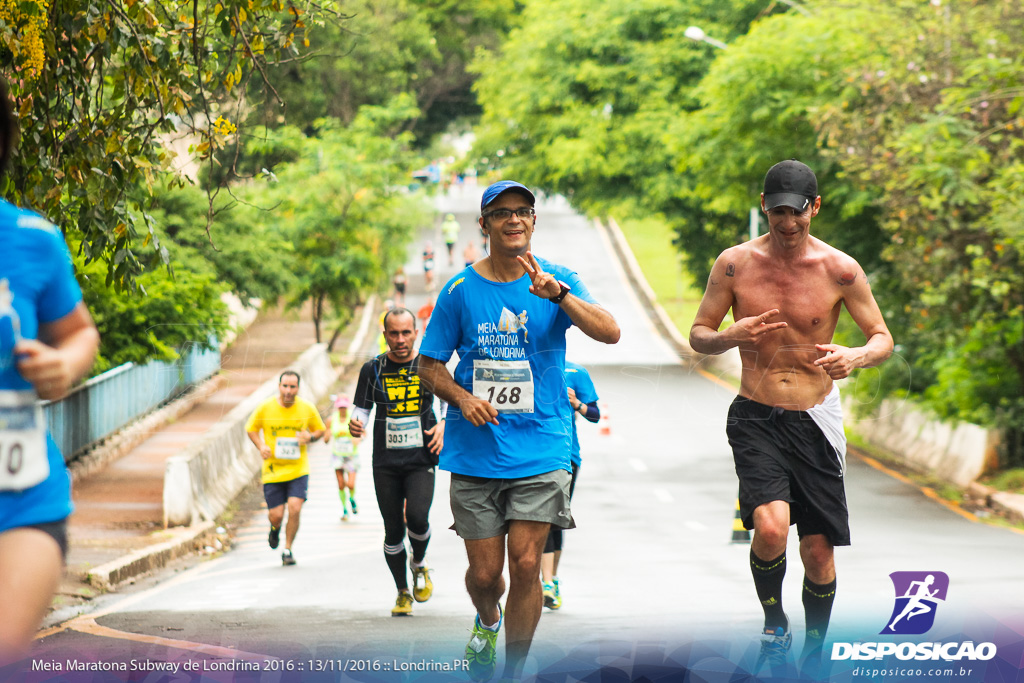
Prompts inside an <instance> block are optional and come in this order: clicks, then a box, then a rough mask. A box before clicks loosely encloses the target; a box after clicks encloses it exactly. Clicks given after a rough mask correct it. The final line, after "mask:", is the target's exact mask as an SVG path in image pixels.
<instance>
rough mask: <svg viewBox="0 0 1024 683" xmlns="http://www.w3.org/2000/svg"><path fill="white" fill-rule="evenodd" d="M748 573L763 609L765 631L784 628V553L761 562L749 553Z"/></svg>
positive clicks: (785, 625) (751, 552) (752, 553)
mask: <svg viewBox="0 0 1024 683" xmlns="http://www.w3.org/2000/svg"><path fill="white" fill-rule="evenodd" d="M750 573H751V574H753V576H754V589H755V590H756V591H757V599H758V600H760V601H761V607H762V608H763V609H764V627H765V629H774V628H776V627H779V626H781V627H783V628H786V627H787V626H788V624H787V621H786V613H785V612H784V611H783V610H782V580H783V579H784V578H786V553H782V554H781V555H779V556H778V557H776V558H775V559H774V560H762V559H761V558H760V557H758V556H757V555H755V554H754V551H753V550H751V551H750Z"/></svg>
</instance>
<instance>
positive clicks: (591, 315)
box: [560, 294, 621, 344]
mask: <svg viewBox="0 0 1024 683" xmlns="http://www.w3.org/2000/svg"><path fill="white" fill-rule="evenodd" d="M560 305H561V307H562V310H563V311H565V313H566V315H568V316H569V319H570V320H572V324H573V325H575V326H576V327H578V328H580V331H581V332H583V334H585V335H587V336H588V337H590V338H591V339H595V340H597V341H599V342H604V343H605V344H615V343H617V342H618V341H619V336H620V334H621V331H620V330H619V324H618V323H617V322H615V316H613V315H612V314H611V313H609V312H608V311H606V310H605V309H604V308H602V307H600V306H598V305H597V304H592V303H590V302H587V301H584V300H583V299H581V298H579V297H578V296H573V295H572V294H567V295H566V296H565V299H563V300H562V303H561V304H560Z"/></svg>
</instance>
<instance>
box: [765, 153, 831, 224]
mask: <svg viewBox="0 0 1024 683" xmlns="http://www.w3.org/2000/svg"><path fill="white" fill-rule="evenodd" d="M817 196H818V179H817V178H815V177H814V171H812V170H811V169H810V167H809V166H808V165H807V164H804V163H801V162H799V161H797V160H796V159H787V160H786V161H780V162H779V163H777V164H775V165H774V166H772V167H771V168H769V169H768V173H766V174H765V176H764V208H765V209H766V210H771V209H774V208H775V207H777V206H791V207H793V208H794V209H796V210H797V211H801V212H802V211H804V210H806V209H807V206H808V205H809V204H811V203H813V202H814V200H815V199H816V198H817Z"/></svg>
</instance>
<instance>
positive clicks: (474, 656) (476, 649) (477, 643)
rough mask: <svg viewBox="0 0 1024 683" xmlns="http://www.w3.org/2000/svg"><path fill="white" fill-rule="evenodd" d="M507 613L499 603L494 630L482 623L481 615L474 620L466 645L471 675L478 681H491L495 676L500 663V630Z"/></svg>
mask: <svg viewBox="0 0 1024 683" xmlns="http://www.w3.org/2000/svg"><path fill="white" fill-rule="evenodd" d="M504 618H505V613H504V612H503V611H502V609H501V605H498V629H497V630H496V631H492V630H490V629H488V628H484V627H483V626H481V625H480V615H477V617H476V620H475V621H474V622H473V631H472V636H470V639H469V644H467V645H466V663H467V664H468V665H469V677H470V678H472V679H473V680H474V681H476V682H477V683H482V682H483V681H489V680H491V678H492V677H493V676H494V669H495V667H496V666H497V664H498V648H497V645H496V643H497V641H498V632H499V631H501V622H502V621H503V620H504Z"/></svg>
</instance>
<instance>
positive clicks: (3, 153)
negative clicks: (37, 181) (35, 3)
mask: <svg viewBox="0 0 1024 683" xmlns="http://www.w3.org/2000/svg"><path fill="white" fill-rule="evenodd" d="M14 132H15V119H14V110H13V109H12V107H11V104H10V100H9V99H8V97H7V86H6V83H5V82H4V81H3V79H2V78H0V177H2V174H3V171H4V166H5V165H6V161H7V159H8V157H9V154H10V152H11V150H12V142H13V140H14V139H15V137H14ZM0 242H2V243H3V245H4V248H3V249H2V250H0V576H2V577H3V580H2V581H0V605H3V618H2V619H0V670H2V669H3V668H4V667H5V666H6V665H8V664H10V663H11V662H14V661H16V660H17V659H19V658H20V657H22V656H24V654H25V653H26V652H27V651H28V649H29V646H30V645H31V643H32V638H33V637H34V636H35V633H36V630H37V629H38V628H39V622H41V621H42V619H43V616H44V615H45V614H46V610H47V608H48V607H49V605H50V603H51V601H52V600H53V594H54V592H56V590H57V588H58V586H59V585H60V577H61V573H62V571H63V565H64V557H65V556H66V555H67V517H68V515H70V514H71V507H72V506H71V477H70V476H69V475H68V471H67V468H66V467H65V465H64V458H63V456H61V454H60V451H59V450H58V449H57V444H56V443H54V441H53V438H52V437H51V436H50V434H49V432H48V430H47V427H46V418H45V416H44V414H43V409H42V407H41V405H40V404H39V402H38V399H41V398H42V399H47V400H57V399H59V398H61V397H63V396H64V394H66V393H67V391H68V389H70V388H71V386H72V385H73V384H74V383H75V382H77V381H78V380H79V379H80V378H81V377H82V376H83V375H85V374H86V373H87V372H88V371H89V369H90V368H91V367H92V364H93V360H94V359H95V358H96V351H97V349H98V347H99V335H98V334H97V332H96V327H95V325H94V324H93V321H92V317H91V316H90V315H89V311H88V310H87V309H86V307H85V304H84V303H83V302H82V290H81V289H80V288H79V286H78V282H77V281H76V280H75V275H74V271H73V268H72V264H71V254H70V253H69V251H68V247H67V244H66V243H65V241H64V235H63V234H61V232H60V230H59V229H58V228H57V227H56V226H54V225H53V224H52V223H50V222H49V221H47V220H45V219H44V218H43V217H42V216H40V215H38V214H35V213H32V212H30V211H26V210H24V209H19V208H17V207H16V206H14V205H12V204H9V203H7V202H6V201H3V200H0Z"/></svg>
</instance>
